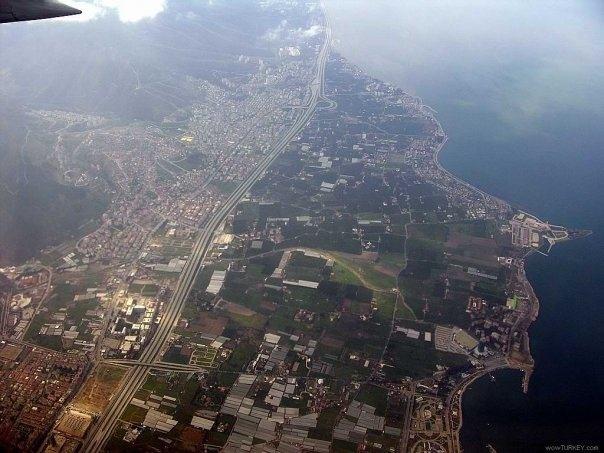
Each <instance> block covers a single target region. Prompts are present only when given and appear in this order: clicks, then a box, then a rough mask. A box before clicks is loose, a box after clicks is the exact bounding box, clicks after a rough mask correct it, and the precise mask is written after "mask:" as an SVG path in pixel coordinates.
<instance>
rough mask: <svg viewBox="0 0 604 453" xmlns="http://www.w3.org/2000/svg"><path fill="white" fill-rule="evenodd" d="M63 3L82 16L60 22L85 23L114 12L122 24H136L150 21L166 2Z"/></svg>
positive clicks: (106, 0)
mask: <svg viewBox="0 0 604 453" xmlns="http://www.w3.org/2000/svg"><path fill="white" fill-rule="evenodd" d="M63 2H64V3H65V4H67V5H69V6H73V7H74V8H78V9H80V10H81V11H82V14H80V15H77V16H70V17H66V18H63V19H62V20H72V21H79V22H85V21H89V20H93V19H97V18H98V17H101V16H104V15H105V14H107V13H108V12H109V11H115V12H116V13H117V15H118V17H119V19H120V20H121V21H122V22H138V21H140V20H143V19H152V18H154V17H155V16H157V15H158V14H159V13H161V12H162V11H163V10H164V9H165V7H166V0H90V1H83V0H63Z"/></svg>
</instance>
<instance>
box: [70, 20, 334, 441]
mask: <svg viewBox="0 0 604 453" xmlns="http://www.w3.org/2000/svg"><path fill="white" fill-rule="evenodd" d="M330 41H331V28H330V26H329V23H328V22H326V26H325V40H324V42H323V45H322V47H321V50H320V52H319V55H318V59H317V64H316V69H315V71H316V73H315V77H314V78H313V80H312V82H311V83H310V86H309V89H310V93H311V94H310V101H309V103H308V105H307V107H306V108H305V109H301V110H300V113H299V116H298V118H296V120H295V121H294V123H293V124H292V126H291V127H290V129H289V131H288V132H287V133H286V134H285V135H284V136H283V137H282V138H281V139H280V140H278V141H277V142H276V143H275V144H274V146H273V148H272V150H271V151H270V153H269V154H267V156H266V157H265V158H264V160H263V161H262V162H261V163H260V164H259V165H258V166H257V167H256V168H254V170H253V171H252V172H251V173H250V174H249V175H248V177H247V179H246V180H245V181H243V182H242V183H241V185H240V186H239V187H238V188H237V189H236V190H235V191H234V192H233V193H232V194H231V195H230V196H229V198H228V199H227V200H226V202H225V203H224V204H223V205H222V206H221V207H220V208H219V209H218V210H217V211H216V213H215V214H214V215H213V216H212V217H211V218H210V219H209V220H208V223H207V224H206V226H205V228H204V229H203V230H202V231H201V234H200V235H199V237H198V239H197V241H196V243H195V245H194V247H193V250H192V252H191V256H190V258H189V259H188V261H187V263H186V265H185V267H184V268H183V271H182V272H181V274H180V276H179V279H178V282H177V284H176V289H175V291H174V294H173V295H172V298H171V299H170V302H169V303H168V305H167V307H166V309H165V312H164V313H163V315H162V318H161V320H160V322H159V326H158V329H157V331H156V332H155V335H153V337H152V339H151V340H150V341H149V343H148V344H147V346H146V347H145V349H144V351H143V353H142V354H141V356H140V358H139V360H138V361H137V362H140V363H135V364H134V365H133V366H132V367H131V369H130V371H129V372H128V374H127V375H126V376H125V378H124V380H123V382H124V383H125V384H124V385H123V387H122V389H121V390H120V392H119V393H118V394H116V395H115V397H114V398H113V400H112V401H111V403H110V404H109V406H108V407H107V409H106V410H105V412H104V413H103V414H102V415H101V417H100V418H99V420H98V422H97V423H96V425H95V426H94V427H93V429H91V431H90V432H89V434H88V436H87V438H86V440H85V441H84V444H83V447H82V451H85V452H98V451H101V450H102V449H103V446H104V445H105V443H106V442H107V440H108V439H109V437H110V436H111V433H112V431H113V428H114V427H115V424H116V421H117V419H118V418H119V416H120V415H121V414H122V413H123V412H124V410H125V409H126V407H127V406H128V404H129V403H130V401H131V399H132V397H133V396H134V394H135V393H136V391H137V390H138V389H139V388H140V387H141V385H143V383H144V381H145V377H146V375H147V372H148V370H149V365H148V364H149V363H153V362H156V361H157V360H158V359H159V358H160V357H161V352H162V350H163V348H164V346H165V344H166V342H167V341H168V339H169V338H170V334H171V332H172V328H173V327H174V325H175V324H176V322H177V321H178V319H179V318H180V314H181V312H182V309H183V307H184V305H185V302H186V300H187V298H188V296H189V293H190V292H191V288H192V286H193V283H194V282H195V278H196V276H197V274H198V273H199V270H200V268H201V264H202V262H203V259H204V257H205V255H206V253H207V252H208V250H209V248H210V247H211V245H212V239H213V237H214V232H215V231H216V229H217V228H218V227H219V226H220V224H221V223H222V222H223V221H224V219H225V218H226V217H227V215H228V214H229V212H231V210H232V209H233V208H234V207H235V206H236V205H237V203H238V202H239V201H240V200H241V198H242V197H243V196H244V195H245V194H246V193H247V192H248V191H249V190H250V189H251V187H252V186H253V185H254V183H255V182H256V181H258V179H260V178H261V177H262V175H263V174H264V172H265V171H266V170H267V168H268V167H269V166H270V165H271V164H272V163H273V162H274V161H275V159H276V158H277V157H278V156H279V155H280V154H281V152H282V151H283V150H284V149H285V148H286V147H287V145H288V144H289V142H290V141H291V140H292V139H293V138H294V137H296V136H297V135H298V134H299V133H300V132H301V131H302V129H303V128H304V127H305V126H306V125H307V124H308V122H309V120H310V119H311V118H312V116H313V114H314V112H315V109H316V106H317V102H318V101H319V100H320V99H321V98H323V87H324V83H325V66H326V63H327V58H328V55H329V47H330Z"/></svg>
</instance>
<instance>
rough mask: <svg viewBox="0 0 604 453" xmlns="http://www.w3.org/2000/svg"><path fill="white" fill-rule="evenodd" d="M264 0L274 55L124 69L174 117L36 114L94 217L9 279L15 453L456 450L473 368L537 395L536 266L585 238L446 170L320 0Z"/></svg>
mask: <svg viewBox="0 0 604 453" xmlns="http://www.w3.org/2000/svg"><path fill="white" fill-rule="evenodd" d="M200 8H201V6H200ZM208 8H209V7H208ZM258 9H259V11H260V12H261V13H262V17H263V18H264V19H266V17H270V21H269V20H268V19H266V25H267V26H266V28H265V29H264V30H263V31H262V32H257V31H256V32H257V34H258V35H259V36H256V37H255V40H256V41H257V42H258V43H259V44H256V46H264V50H263V52H251V51H250V54H249V55H248V54H246V53H244V52H239V53H237V52H233V53H230V52H225V53H224V55H219V52H220V50H217V51H216V52H214V53H213V54H211V56H212V58H216V60H220V61H219V62H214V63H212V62H211V61H210V60H209V61H210V62H208V63H207V64H208V65H215V66H212V69H211V70H208V71H207V73H206V74H202V75H199V76H198V77H187V79H186V87H185V88H182V87H181V89H180V90H177V89H176V87H175V86H172V85H170V84H168V83H165V84H162V82H152V83H149V82H145V81H144V80H140V79H139V77H142V76H141V75H140V74H139V72H140V71H142V70H143V69H139V70H138V71H137V68H135V67H134V66H133V67H131V68H130V69H128V71H131V76H132V77H134V79H133V80H134V82H133V83H134V87H133V89H134V90H136V91H138V92H139V94H140V95H141V96H143V95H144V94H143V92H146V95H148V96H149V97H150V99H155V102H159V103H161V104H162V107H161V109H160V110H161V115H160V119H157V118H151V119H149V118H148V119H144V120H142V119H138V120H128V121H126V120H124V119H123V117H120V116H119V115H115V116H111V115H107V114H104V113H98V112H97V113H94V112H89V113H86V112H85V111H84V110H81V109H80V110H74V111H68V110H62V109H48V110H44V109H32V110H29V111H27V112H26V116H27V124H28V125H29V127H28V130H27V131H26V134H25V135H24V137H23V141H24V143H25V145H23V146H24V147H26V146H27V143H28V141H29V142H31V143H35V144H36V149H38V148H40V147H44V146H45V149H46V150H47V151H46V152H47V155H46V156H45V157H44V161H45V162H51V164H48V165H50V166H51V168H52V171H53V175H54V176H53V177H54V178H55V183H56V184H59V185H61V186H62V187H64V188H70V189H73V190H77V191H79V192H78V193H80V192H82V193H85V194H86V195H84V196H85V197H87V198H86V200H85V201H83V202H82V203H83V205H85V206H84V207H82V210H92V213H91V214H90V215H89V216H88V218H87V219H85V221H82V222H81V223H79V224H78V221H76V220H75V219H74V221H73V223H74V224H77V225H76V228H75V229H74V230H73V232H72V233H71V234H70V235H69V236H67V237H61V240H60V241H58V242H57V243H55V244H53V245H50V246H45V248H44V249H43V250H41V251H38V252H36V253H35V254H34V256H33V257H32V258H29V259H27V260H26V261H23V262H4V263H3V266H4V267H2V268H0V272H1V273H0V301H1V306H0V309H1V312H0V334H1V337H2V340H1V342H0V380H1V381H2V385H0V444H2V445H7V446H9V451H10V449H13V450H20V451H42V452H46V453H53V452H57V453H58V452H75V451H86V452H88V451H90V452H96V451H102V450H107V451H124V450H130V451H174V450H176V451H227V452H229V451H233V452H235V451H254V452H255V451H258V452H274V451H279V452H295V451H320V452H329V451H334V452H343V451H392V452H395V451H402V452H407V451H408V452H418V453H419V452H427V451H431V452H457V451H460V445H459V435H458V434H459V429H460V426H461V423H462V414H461V409H460V407H461V406H460V405H461V402H460V398H461V396H462V393H463V391H464V389H465V388H466V387H467V386H468V385H469V384H470V383H471V382H472V381H473V380H475V379H476V378H477V377H479V376H483V375H485V374H489V373H491V372H492V371H494V370H497V369H501V368H516V369H520V370H522V371H524V373H525V374H524V376H525V379H524V385H525V386H526V385H528V381H529V378H530V375H531V371H532V368H533V360H532V357H531V354H530V346H529V338H528V334H527V330H528V328H529V326H530V324H531V322H532V321H534V320H535V318H536V316H537V314H538V310H539V303H538V300H537V298H536V297H535V294H534V293H533V290H532V288H531V285H530V283H529V282H528V280H527V278H526V276H525V271H524V259H525V257H526V256H527V255H528V254H530V253H543V254H547V253H548V252H549V250H550V248H551V247H552V246H553V245H554V244H555V243H557V242H560V241H564V240H568V239H572V238H573V237H574V236H580V235H582V234H584V232H574V231H570V230H567V229H565V228H564V227H560V226H556V225H551V224H549V223H547V222H543V221H541V220H540V219H538V218H536V217H535V216H533V215H531V214H529V213H526V212H522V211H519V210H517V209H515V208H513V207H512V206H510V205H508V204H507V203H506V202H505V201H502V200H500V199H497V198H495V197H493V196H490V195H489V194H487V193H484V192H482V191H481V190H479V189H477V188H475V187H473V186H471V185H470V184H468V183H466V182H464V181H462V180H460V179H458V178H457V177H455V176H454V175H453V174H451V173H449V172H448V171H447V170H445V169H444V168H443V167H442V166H441V165H440V164H439V162H438V155H439V152H440V151H441V149H442V148H443V147H444V146H445V144H446V141H447V136H446V133H445V131H444V130H443V128H442V127H441V125H440V123H439V122H438V120H437V119H436V117H435V113H434V112H433V111H432V110H431V109H430V108H429V107H427V106H425V105H423V104H422V102H421V100H420V99H418V98H416V97H413V96H411V95H409V94H406V93H405V92H403V91H402V90H400V89H398V88H396V87H394V86H392V85H389V84H387V83H384V82H381V81H379V80H376V79H374V78H371V77H369V76H367V75H366V74H364V73H363V72H362V71H361V70H360V69H359V68H357V67H354V66H352V65H351V64H350V63H348V62H347V61H346V60H345V59H344V58H342V57H341V56H340V55H338V53H337V52H336V51H334V49H333V48H332V42H331V41H332V38H331V31H330V26H329V22H328V18H327V17H326V16H325V13H324V11H323V9H322V8H321V5H320V4H319V3H317V2H313V1H303V0H299V1H294V0H282V1H279V2H274V1H271V2H268V1H267V2H259V6H258ZM267 11H268V12H267ZM260 12H259V13H258V14H261V13H260ZM269 13H270V14H269ZM229 17H230V16H228V15H225V16H224V18H223V19H224V20H225V21H227V19H228V18H229ZM264 19H263V20H264ZM192 20H195V19H192ZM262 23H263V24H265V22H262ZM230 25H232V24H229V23H228V22H225V23H223V24H221V26H220V27H218V28H219V29H220V32H221V33H226V34H227V35H229V34H232V35H233V36H238V37H240V36H241V35H239V34H238V33H239V32H237V31H236V30H232V29H231V28H230ZM241 33H243V32H241ZM178 37H179V39H184V40H185V41H186V40H188V39H191V40H194V39H195V38H193V37H191V36H190V35H188V36H186V35H179V36H178ZM259 55H260V56H259ZM183 97H186V99H181V98H183ZM185 101H186V102H185ZM155 113H157V112H155ZM29 177H31V178H34V177H35V176H34V175H30V176H29ZM27 178H28V174H27V172H26V171H24V172H23V174H21V175H20V176H19V179H20V183H21V184H23V183H24V182H25V184H27V182H26V181H27ZM74 215H75V214H74ZM86 215H88V212H87V213H86ZM80 220H81V219H80Z"/></svg>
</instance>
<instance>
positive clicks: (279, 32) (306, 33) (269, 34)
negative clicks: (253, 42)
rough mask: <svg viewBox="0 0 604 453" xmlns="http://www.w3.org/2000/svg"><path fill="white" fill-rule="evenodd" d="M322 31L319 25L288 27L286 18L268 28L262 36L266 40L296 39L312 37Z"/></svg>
mask: <svg viewBox="0 0 604 453" xmlns="http://www.w3.org/2000/svg"><path fill="white" fill-rule="evenodd" d="M322 31H323V27H322V26H321V25H312V26H311V27H309V28H306V29H304V28H289V27H288V23H287V21H286V20H282V21H281V22H280V23H279V25H278V26H277V27H275V28H271V29H268V30H267V31H266V32H265V33H264V36H263V38H264V39H266V40H267V41H278V40H282V39H286V38H287V37H290V38H293V39H295V40H297V41H300V40H302V39H307V38H312V37H313V36H316V35H318V34H320V33H321V32H322Z"/></svg>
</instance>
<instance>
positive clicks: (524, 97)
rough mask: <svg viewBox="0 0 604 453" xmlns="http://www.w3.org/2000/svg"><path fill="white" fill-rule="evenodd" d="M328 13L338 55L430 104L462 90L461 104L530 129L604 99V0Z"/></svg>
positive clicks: (381, 0)
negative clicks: (493, 111) (483, 106)
mask: <svg viewBox="0 0 604 453" xmlns="http://www.w3.org/2000/svg"><path fill="white" fill-rule="evenodd" d="M327 5H328V11H329V14H330V16H331V17H332V19H333V20H332V22H333V23H332V25H333V27H334V29H335V37H336V38H339V43H337V44H336V47H338V48H340V49H341V50H342V51H343V52H344V53H345V55H346V56H348V57H350V58H352V59H353V60H354V61H355V62H356V63H357V64H361V65H362V66H363V67H364V68H365V69H368V70H369V71H370V72H371V73H372V74H373V75H376V76H378V77H383V78H386V79H388V80H390V81H394V82H396V83H397V84H399V85H401V86H402V88H404V89H406V90H408V91H411V92H414V93H415V94H419V95H422V97H424V98H426V99H427V101H428V102H433V101H434V100H437V99H441V98H442V95H443V92H442V91H441V90H447V91H448V92H449V93H447V94H448V96H449V97H450V96H451V95H453V94H455V93H451V91H452V90H453V91H456V92H457V97H458V102H459V103H464V102H476V99H477V98H480V97H481V96H484V97H485V98H488V100H489V102H491V103H492V104H493V107H494V108H495V107H496V108H497V109H498V110H499V115H500V116H501V118H502V119H505V117H506V116H510V115H512V116H514V118H517V117H518V115H521V116H524V117H525V119H526V120H530V119H532V118H536V117H539V115H542V114H543V113H544V112H546V111H550V110H551V109H558V108H566V107H567V106H571V107H572V106H577V107H584V106H585V104H594V103H593V97H594V96H599V95H602V96H604V84H603V83H602V80H603V75H602V74H604V2H600V1H598V0H594V1H590V0H578V1H556V0H532V1H526V0H505V1H484V0H452V1H444V0H421V1H415V0H408V1H407V0H400V1H394V0H370V1H369V0H327ZM470 92H471V96H469V95H467V94H469V93H470ZM552 93H556V96H552ZM600 99H601V98H600ZM592 107H594V108H601V107H602V106H601V103H597V105H595V104H594V105H593V106H592Z"/></svg>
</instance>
